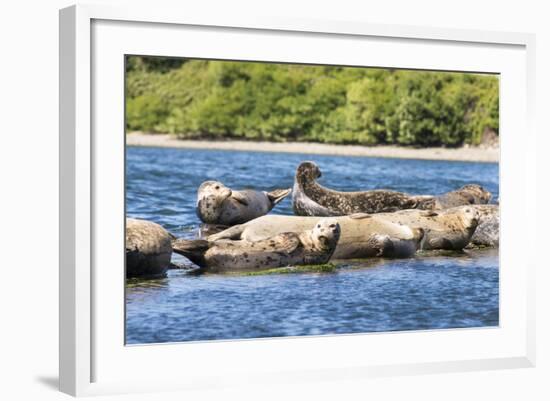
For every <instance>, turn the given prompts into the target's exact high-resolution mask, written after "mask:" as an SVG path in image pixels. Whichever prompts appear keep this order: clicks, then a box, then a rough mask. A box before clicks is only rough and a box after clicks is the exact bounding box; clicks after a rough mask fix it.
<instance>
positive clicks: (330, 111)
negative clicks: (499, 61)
mask: <svg viewBox="0 0 550 401" xmlns="http://www.w3.org/2000/svg"><path fill="white" fill-rule="evenodd" d="M126 96H127V115H126V119H127V129H128V130H141V131H152V132H168V133H172V134H175V135H177V136H178V137H181V138H197V139H200V138H242V139H250V140H269V141H315V142H326V143H347V144H364V145H376V144H398V145H404V146H460V145H462V144H464V143H470V144H479V143H480V141H481V139H482V137H483V133H484V132H486V131H487V130H489V131H493V132H495V133H497V134H498V120H499V109H498V78H497V77H494V76H490V75H481V74H464V73H446V72H424V71H406V70H390V69H373V68H350V67H334V66H306V65H287V64H269V63H251V62H225V61H206V60H182V59H177V60H176V61H174V60H172V59H162V58H142V57H139V56H130V57H128V59H127V79H126Z"/></svg>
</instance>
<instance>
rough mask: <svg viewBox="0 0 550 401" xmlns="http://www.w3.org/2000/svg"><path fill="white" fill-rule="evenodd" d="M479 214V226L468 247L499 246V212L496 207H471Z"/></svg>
mask: <svg viewBox="0 0 550 401" xmlns="http://www.w3.org/2000/svg"><path fill="white" fill-rule="evenodd" d="M472 207H473V208H475V209H476V210H477V212H478V213H479V224H478V226H477V228H476V230H475V232H474V235H473V236H472V239H471V240H470V244H469V245H468V247H494V248H498V246H499V244H500V212H499V206H498V205H473V206H472Z"/></svg>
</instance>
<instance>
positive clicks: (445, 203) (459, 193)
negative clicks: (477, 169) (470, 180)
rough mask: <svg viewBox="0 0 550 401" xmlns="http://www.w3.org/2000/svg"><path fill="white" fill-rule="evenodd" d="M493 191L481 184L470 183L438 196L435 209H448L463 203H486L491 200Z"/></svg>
mask: <svg viewBox="0 0 550 401" xmlns="http://www.w3.org/2000/svg"><path fill="white" fill-rule="evenodd" d="M491 197H492V195H491V193H490V192H489V191H487V190H486V189H485V188H483V187H482V186H481V185H477V184H468V185H464V186H463V187H461V188H459V189H457V190H454V191H450V192H447V193H446V194H443V195H439V196H436V198H435V209H448V208H451V207H456V206H462V205H484V204H487V203H489V201H490V200H491Z"/></svg>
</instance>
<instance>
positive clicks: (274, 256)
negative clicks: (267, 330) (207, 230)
mask: <svg viewBox="0 0 550 401" xmlns="http://www.w3.org/2000/svg"><path fill="white" fill-rule="evenodd" d="M339 237H340V225H339V224H338V222H336V221H335V220H334V219H321V220H319V219H317V222H316V223H315V225H314V227H313V228H312V229H310V230H306V231H302V232H299V233H298V232H284V233H280V234H277V235H275V236H272V237H270V238H266V239H263V240H260V241H231V240H222V241H207V240H185V239H178V240H176V241H174V243H173V248H174V252H176V253H178V254H180V255H183V256H185V257H186V258H188V259H189V260H191V261H192V262H193V263H195V264H197V265H198V266H200V267H201V268H202V270H203V271H208V272H213V273H219V272H224V271H239V270H253V269H266V268H276V267H285V266H293V265H304V264H322V263H327V262H328V260H329V259H330V257H331V256H332V254H333V252H334V249H335V248H336V244H337V243H338V239H339Z"/></svg>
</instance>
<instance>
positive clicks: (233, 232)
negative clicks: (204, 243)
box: [207, 224, 245, 241]
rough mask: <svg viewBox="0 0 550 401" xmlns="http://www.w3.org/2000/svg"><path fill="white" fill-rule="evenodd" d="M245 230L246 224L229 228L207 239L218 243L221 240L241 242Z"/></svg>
mask: <svg viewBox="0 0 550 401" xmlns="http://www.w3.org/2000/svg"><path fill="white" fill-rule="evenodd" d="M244 229H245V226H244V224H237V225H236V226H233V227H229V228H228V229H226V230H223V231H221V232H219V233H216V234H211V235H209V236H208V237H207V239H208V241H218V240H220V239H232V240H239V239H242V238H241V234H242V233H243V231H244Z"/></svg>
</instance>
